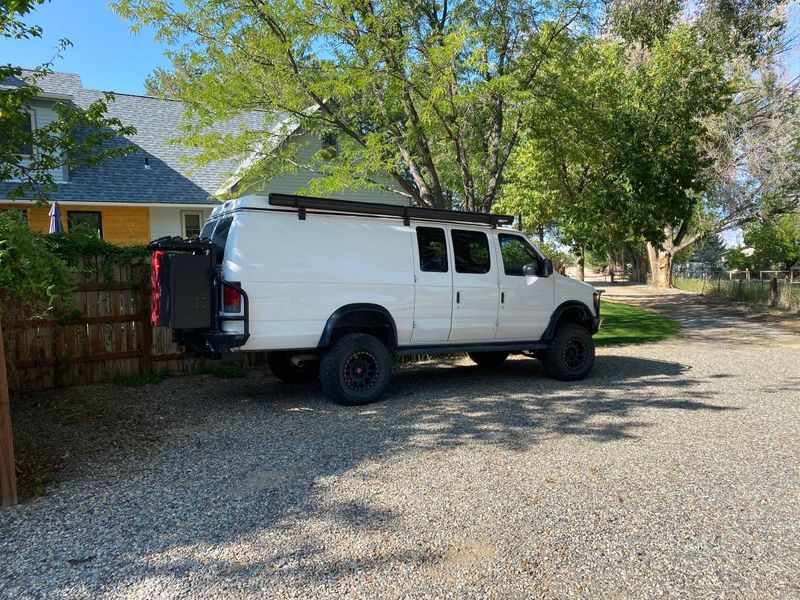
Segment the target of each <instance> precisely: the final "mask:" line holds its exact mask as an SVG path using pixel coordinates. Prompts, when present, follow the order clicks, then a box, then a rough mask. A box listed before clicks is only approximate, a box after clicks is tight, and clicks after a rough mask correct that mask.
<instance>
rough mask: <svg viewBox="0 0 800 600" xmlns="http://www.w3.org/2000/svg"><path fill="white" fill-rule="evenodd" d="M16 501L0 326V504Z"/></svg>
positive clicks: (8, 401) (6, 384) (12, 504)
mask: <svg viewBox="0 0 800 600" xmlns="http://www.w3.org/2000/svg"><path fill="white" fill-rule="evenodd" d="M16 503H17V473H16V469H15V466H14V442H13V440H12V437H11V402H10V400H9V396H8V372H7V371H6V353H5V348H3V328H2V326H0V506H14V505H15V504H16Z"/></svg>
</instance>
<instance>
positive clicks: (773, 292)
mask: <svg viewBox="0 0 800 600" xmlns="http://www.w3.org/2000/svg"><path fill="white" fill-rule="evenodd" d="M769 305H770V306H778V276H777V275H773V276H772V279H770V280H769Z"/></svg>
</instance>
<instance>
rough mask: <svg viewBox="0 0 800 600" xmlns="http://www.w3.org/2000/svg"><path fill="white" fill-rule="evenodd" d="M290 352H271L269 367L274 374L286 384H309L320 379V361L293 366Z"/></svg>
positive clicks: (268, 357)
mask: <svg viewBox="0 0 800 600" xmlns="http://www.w3.org/2000/svg"><path fill="white" fill-rule="evenodd" d="M291 358H292V355H291V354H290V353H289V352H270V353H269V354H267V366H268V367H269V370H270V371H272V374H273V375H275V377H277V378H278V379H280V380H281V381H283V382H284V383H308V382H310V381H314V380H315V379H316V378H317V377H319V361H318V360H313V361H308V362H306V363H304V364H303V366H302V367H298V366H297V365H295V364H292V361H291Z"/></svg>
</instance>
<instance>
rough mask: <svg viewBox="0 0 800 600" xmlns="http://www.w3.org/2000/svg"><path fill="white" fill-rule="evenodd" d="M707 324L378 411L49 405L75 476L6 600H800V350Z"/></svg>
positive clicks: (18, 560) (445, 384)
mask: <svg viewBox="0 0 800 600" xmlns="http://www.w3.org/2000/svg"><path fill="white" fill-rule="evenodd" d="M687 302H688V303H691V302H692V300H691V298H690V299H688V300H686V301H685V302H682V303H681V306H682V308H683V310H684V311H687V310H688V311H690V312H691V308H687V307H686V306H684V305H685V304H686V303H687ZM694 306H695V307H696V311H697V313H698V314H702V313H703V312H704V311H705V309H704V308H703V306H702V305H699V304H696V303H695V304H694ZM662 308H663V306H662ZM698 323H699V324H698ZM695 325H696V326H695V327H694V328H693V329H692V328H691V327H690V329H691V330H690V331H689V332H688V335H687V337H686V338H685V339H681V340H673V341H669V342H664V343H660V344H655V345H647V346H627V347H618V348H603V349H601V350H599V351H598V358H597V363H596V367H595V371H594V373H593V375H592V376H591V378H590V379H588V380H586V381H584V382H581V383H578V384H571V385H570V384H565V383H560V382H555V381H551V380H549V379H546V378H545V377H543V374H542V371H541V368H540V367H539V365H538V363H537V362H536V361H534V360H528V359H522V358H520V359H515V360H511V361H509V362H508V363H507V364H506V365H505V366H504V367H503V368H502V369H497V370H494V371H488V372H487V371H483V372H482V371H480V370H478V369H477V368H475V367H473V366H470V364H469V363H468V362H467V361H448V362H443V363H427V364H421V365H415V366H412V367H405V368H402V369H398V371H397V374H396V379H395V382H394V384H393V385H392V387H391V388H390V391H389V393H388V394H387V396H386V399H385V400H384V401H383V402H380V403H378V404H375V405H372V406H369V407H362V408H355V409H353V408H350V409H348V408H343V407H339V406H336V405H331V404H329V403H327V402H326V401H325V400H324V399H323V398H322V397H321V395H320V393H319V390H318V389H317V388H316V387H315V386H300V387H290V386H286V385H283V384H280V383H278V382H277V381H275V380H274V379H272V378H271V377H269V376H267V375H263V374H255V375H253V376H250V377H248V378H246V379H239V380H229V381H223V380H217V379H213V378H211V377H209V376H202V377H193V378H175V379H172V380H169V381H167V382H165V383H162V384H160V385H157V386H152V387H148V388H140V389H136V390H122V389H120V388H116V387H114V386H111V385H108V386H86V387H82V388H72V389H68V390H62V391H58V392H50V393H46V394H37V395H35V396H32V397H30V398H27V399H25V402H18V403H17V404H18V410H17V413H16V414H15V418H16V421H17V438H18V446H19V447H20V448H21V451H22V452H23V453H24V454H25V455H31V454H35V452H36V448H40V447H41V448H48V449H49V450H48V451H54V450H57V451H58V452H59V455H60V456H61V460H62V462H63V468H64V470H63V472H62V473H61V481H60V483H59V484H58V485H57V486H54V487H52V488H51V489H49V490H48V491H47V492H46V493H45V494H44V495H43V496H41V497H39V498H37V499H34V500H30V501H28V502H26V503H24V504H22V505H20V506H19V507H17V508H14V509H10V510H7V511H3V512H0V597H1V598H27V597H42V598H45V597H46V598H85V597H100V598H148V599H149V598H194V597H204V598H210V597H234V598H238V597H270V598H274V597H289V598H294V597H297V598H309V597H312V598H326V597H356V598H378V597H381V598H383V597H386V598H394V597H398V598H399V597H443V598H463V597H503V598H516V597H519V598H528V597H567V596H577V597H589V596H615V595H617V596H635V597H644V596H646V597H658V596H680V597H691V598H698V597H712V596H713V597H720V596H736V597H742V596H744V597H800V440H799V439H798V424H800V402H798V400H800V394H798V391H799V390H800V371H798V364H800V337H798V336H796V335H794V336H792V335H787V336H784V337H781V338H779V339H777V340H776V339H772V338H765V340H766V341H763V342H761V343H759V342H758V336H757V335H752V336H750V337H749V339H748V342H747V343H741V340H740V339H739V337H738V334H735V333H732V334H731V335H730V336H725V335H719V329H720V328H719V327H718V328H717V329H716V330H715V331H716V333H715V335H713V336H711V337H709V338H708V339H705V338H704V337H703V336H702V319H699V320H698V321H697V322H695ZM767 326H768V325H765V327H767ZM748 331H751V330H748ZM748 335H749V334H748ZM765 335H766V334H765ZM109 406H112V407H113V408H109ZM42 415H48V418H49V419H50V421H49V422H48V423H46V424H44V425H43V424H42V423H41V418H42Z"/></svg>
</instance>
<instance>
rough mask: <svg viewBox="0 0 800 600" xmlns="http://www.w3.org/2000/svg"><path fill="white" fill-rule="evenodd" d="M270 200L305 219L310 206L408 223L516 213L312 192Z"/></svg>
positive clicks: (504, 219)
mask: <svg viewBox="0 0 800 600" xmlns="http://www.w3.org/2000/svg"><path fill="white" fill-rule="evenodd" d="M269 203H270V204H271V205H272V206H286V207H289V208H296V209H297V212H298V218H300V219H301V220H305V218H306V211H307V210H317V211H321V212H322V213H326V212H335V213H350V214H356V215H371V216H381V217H399V218H401V219H403V223H404V224H405V225H410V224H411V219H422V220H426V221H448V222H451V223H477V224H481V225H491V226H492V227H497V226H498V225H512V224H513V223H514V217H513V216H512V215H493V214H487V213H478V212H463V211H458V210H442V209H438V208H419V207H416V206H396V205H394V204H377V203H373V202H354V201H352V200H332V199H330V198H312V197H310V196H296V195H294V194H270V195H269Z"/></svg>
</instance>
